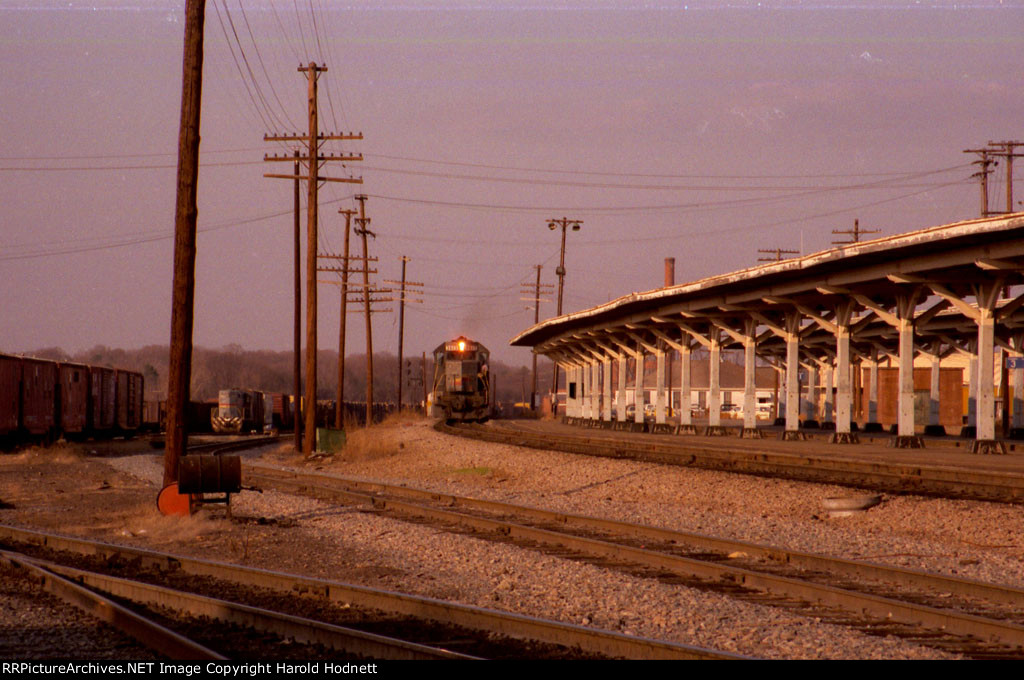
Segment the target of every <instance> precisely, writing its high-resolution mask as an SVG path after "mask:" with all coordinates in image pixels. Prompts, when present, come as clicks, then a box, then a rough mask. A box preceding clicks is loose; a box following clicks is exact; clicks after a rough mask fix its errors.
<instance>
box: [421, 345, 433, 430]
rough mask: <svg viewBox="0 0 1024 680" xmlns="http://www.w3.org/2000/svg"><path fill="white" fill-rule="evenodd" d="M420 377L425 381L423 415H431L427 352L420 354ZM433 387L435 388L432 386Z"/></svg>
mask: <svg viewBox="0 0 1024 680" xmlns="http://www.w3.org/2000/svg"><path fill="white" fill-rule="evenodd" d="M420 379H421V380H422V381H423V415H425V416H430V413H429V412H428V411H427V353H426V352H423V353H422V354H421V355H420ZM431 389H433V388H432V387H431Z"/></svg>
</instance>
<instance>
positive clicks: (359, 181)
mask: <svg viewBox="0 0 1024 680" xmlns="http://www.w3.org/2000/svg"><path fill="white" fill-rule="evenodd" d="M263 176H264V177H270V178H271V179H301V180H306V181H307V182H313V181H316V182H344V183H345V184H362V183H363V178H362V177H322V176H319V175H318V176H316V177H311V176H309V175H278V174H276V173H269V172H268V173H264V174H263Z"/></svg>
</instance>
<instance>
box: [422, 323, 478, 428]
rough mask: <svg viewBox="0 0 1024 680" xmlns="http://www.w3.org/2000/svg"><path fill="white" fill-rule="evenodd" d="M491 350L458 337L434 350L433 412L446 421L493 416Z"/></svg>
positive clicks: (473, 419)
mask: <svg viewBox="0 0 1024 680" xmlns="http://www.w3.org/2000/svg"><path fill="white" fill-rule="evenodd" d="M490 356H491V353H490V352H489V351H488V350H487V348H486V347H484V346H483V345H481V344H480V343H479V342H474V341H473V340H468V339H467V338H465V337H458V338H456V339H455V340H450V341H448V342H446V343H444V344H442V345H440V346H438V348H437V349H435V350H434V387H433V395H434V413H435V414H437V415H441V416H442V417H444V418H445V419H446V420H450V421H454V420H461V421H477V422H483V421H485V420H487V419H488V418H489V417H490V416H491V399H490V393H491V381H490V376H489V375H488V366H487V364H488V361H489V360H490Z"/></svg>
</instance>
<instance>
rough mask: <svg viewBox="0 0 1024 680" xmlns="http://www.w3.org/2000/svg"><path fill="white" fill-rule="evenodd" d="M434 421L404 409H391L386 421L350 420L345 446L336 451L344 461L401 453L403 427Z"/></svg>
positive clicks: (340, 459) (336, 456)
mask: <svg viewBox="0 0 1024 680" xmlns="http://www.w3.org/2000/svg"><path fill="white" fill-rule="evenodd" d="M427 422H431V421H430V420H429V419H428V418H426V417H425V416H422V415H420V414H418V413H414V412H410V411H403V412H401V413H391V414H389V415H388V416H387V417H386V418H384V420H383V422H380V423H377V424H375V425H371V426H370V427H361V426H360V425H356V424H352V423H349V424H348V427H346V428H345V447H344V448H343V449H342V450H341V451H339V452H338V453H337V454H335V459H336V460H339V461H344V462H357V461H367V460H378V459H380V458H387V457H389V456H395V455H398V454H399V453H400V452H401V450H402V449H404V448H405V445H404V444H403V443H402V439H403V437H402V433H401V431H400V430H401V428H404V427H413V426H415V425H422V424H424V423H427Z"/></svg>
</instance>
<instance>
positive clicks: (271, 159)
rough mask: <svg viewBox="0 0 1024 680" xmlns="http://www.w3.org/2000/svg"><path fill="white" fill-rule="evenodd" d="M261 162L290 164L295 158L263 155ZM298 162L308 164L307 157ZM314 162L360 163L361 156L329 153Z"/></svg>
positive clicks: (300, 158) (300, 157)
mask: <svg viewBox="0 0 1024 680" xmlns="http://www.w3.org/2000/svg"><path fill="white" fill-rule="evenodd" d="M263 160H264V161H267V162H269V163H273V162H278V163H280V162H282V161H283V162H287V163H291V162H292V161H295V160H296V157H295V156H286V155H280V156H278V155H277V154H276V153H275V154H274V155H273V156H271V155H270V154H263ZM298 160H299V161H300V162H302V163H308V162H309V156H299V157H298ZM316 160H317V161H318V162H320V163H323V162H324V161H361V160H363V154H357V155H352V156H345V155H339V154H334V153H329V154H327V155H324V156H318V157H317V159H316Z"/></svg>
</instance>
